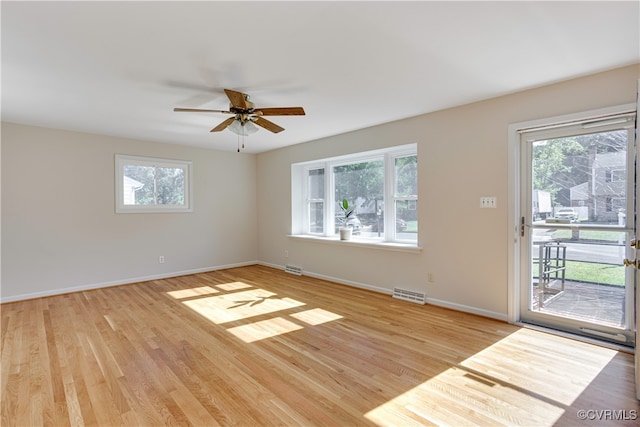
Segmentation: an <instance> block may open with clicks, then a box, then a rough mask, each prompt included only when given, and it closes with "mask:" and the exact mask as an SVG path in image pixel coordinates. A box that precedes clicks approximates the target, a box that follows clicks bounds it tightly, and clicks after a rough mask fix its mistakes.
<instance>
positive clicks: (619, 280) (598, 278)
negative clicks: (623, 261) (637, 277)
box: [533, 261, 625, 286]
mask: <svg viewBox="0 0 640 427" xmlns="http://www.w3.org/2000/svg"><path fill="white" fill-rule="evenodd" d="M566 266H567V268H566V270H565V280H575V281H578V282H589V283H602V284H605V285H614V286H624V283H625V277H624V276H625V267H623V266H621V265H612V264H598V263H594V262H582V261H567V264H566ZM537 268H538V267H537V265H534V266H533V269H534V271H533V273H534V276H535V277H537V275H538V274H537V273H538V269H537Z"/></svg>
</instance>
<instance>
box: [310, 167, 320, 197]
mask: <svg viewBox="0 0 640 427" xmlns="http://www.w3.org/2000/svg"><path fill="white" fill-rule="evenodd" d="M309 199H312V200H313V199H324V169H312V170H310V171H309Z"/></svg>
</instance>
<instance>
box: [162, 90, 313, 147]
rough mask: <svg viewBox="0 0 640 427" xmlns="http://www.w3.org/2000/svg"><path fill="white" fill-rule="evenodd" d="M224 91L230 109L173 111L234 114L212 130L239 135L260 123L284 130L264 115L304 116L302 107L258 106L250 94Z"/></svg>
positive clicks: (252, 130) (252, 129)
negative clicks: (227, 129) (226, 130)
mask: <svg viewBox="0 0 640 427" xmlns="http://www.w3.org/2000/svg"><path fill="white" fill-rule="evenodd" d="M224 93H226V94H227V97H228V98H229V102H230V104H229V110H228V111H227V110H202V109H198V108H174V109H173V111H178V112H195V113H223V114H233V117H229V118H228V119H226V120H225V121H223V122H222V123H220V124H219V125H218V126H216V127H214V128H213V129H211V130H210V132H220V131H222V130H224V129H226V128H229V130H230V131H232V132H233V133H236V134H238V135H243V136H245V135H250V134H252V133H254V132H256V131H257V130H258V128H257V127H255V125H258V126H260V127H262V128H265V129H266V130H268V131H270V132H273V133H278V132H282V131H283V130H284V128H283V127H280V126H278V125H277V124H275V123H273V122H272V121H269V120H267V119H265V118H264V117H263V116H304V115H305V112H304V109H303V108H302V107H275V108H256V107H255V106H254V105H253V102H251V101H249V95H247V94H246V93H242V92H237V91H235V90H230V89H225V90H224Z"/></svg>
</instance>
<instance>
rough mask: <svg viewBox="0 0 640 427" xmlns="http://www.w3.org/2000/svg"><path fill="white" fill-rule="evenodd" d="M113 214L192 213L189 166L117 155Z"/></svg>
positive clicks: (169, 161) (185, 163) (187, 164)
mask: <svg viewBox="0 0 640 427" xmlns="http://www.w3.org/2000/svg"><path fill="white" fill-rule="evenodd" d="M115 169H116V177H115V178H116V184H115V185H116V192H115V193H116V212H117V213H136V212H138V213H141V212H191V211H192V206H191V203H192V201H191V162H190V161H185V160H170V159H156V158H151V157H139V156H127V155H120V154H117V155H116V168H115Z"/></svg>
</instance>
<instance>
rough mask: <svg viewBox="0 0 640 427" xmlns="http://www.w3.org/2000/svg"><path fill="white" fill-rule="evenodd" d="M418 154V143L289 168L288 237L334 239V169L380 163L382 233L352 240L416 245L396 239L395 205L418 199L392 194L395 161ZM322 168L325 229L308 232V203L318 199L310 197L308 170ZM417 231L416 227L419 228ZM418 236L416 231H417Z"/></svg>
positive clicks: (414, 242)
mask: <svg viewBox="0 0 640 427" xmlns="http://www.w3.org/2000/svg"><path fill="white" fill-rule="evenodd" d="M410 155H416V156H417V155H418V146H417V144H407V145H401V146H395V147H390V148H385V149H380V150H373V151H367V152H361V153H355V154H349V155H344V156H338V157H331V158H326V159H320V160H314V161H308V162H301V163H294V164H292V165H291V219H292V221H291V235H292V236H300V237H318V238H324V239H337V238H338V236H337V235H336V234H335V233H334V230H335V214H334V213H335V209H336V201H335V200H334V194H335V190H334V176H333V175H334V174H333V168H334V167H335V166H341V165H345V164H350V163H358V162H366V161H372V160H383V168H384V211H385V215H384V221H385V224H384V230H385V231H384V233H383V236H381V237H380V238H371V237H358V236H353V237H352V239H351V240H352V241H355V242H360V243H372V244H376V243H402V244H407V245H409V246H416V247H417V246H418V241H419V238H418V239H416V240H415V241H413V240H399V239H397V238H396V226H395V221H396V218H395V215H396V214H395V202H396V200H409V199H410V200H417V195H416V196H415V197H400V196H397V195H396V194H395V189H396V185H395V179H396V177H395V159H396V158H397V157H405V156H410ZM316 169H324V180H325V184H324V192H325V194H324V230H323V232H322V233H311V232H310V231H309V230H310V223H309V204H310V203H312V202H317V201H318V200H317V199H314V200H311V199H310V198H309V185H308V176H309V171H311V170H316ZM418 230H419V228H418ZM418 233H419V231H418Z"/></svg>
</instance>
